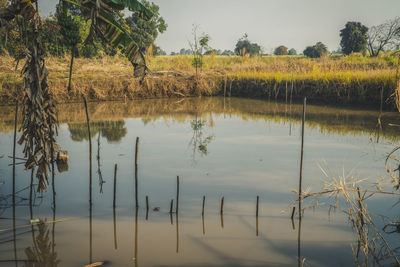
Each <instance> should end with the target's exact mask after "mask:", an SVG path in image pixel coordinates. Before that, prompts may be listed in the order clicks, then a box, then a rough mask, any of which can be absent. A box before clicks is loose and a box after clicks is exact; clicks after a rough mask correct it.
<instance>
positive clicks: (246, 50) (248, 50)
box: [235, 33, 261, 56]
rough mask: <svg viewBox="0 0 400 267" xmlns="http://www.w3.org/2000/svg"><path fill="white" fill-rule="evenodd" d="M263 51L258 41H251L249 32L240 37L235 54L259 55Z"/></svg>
mask: <svg viewBox="0 0 400 267" xmlns="http://www.w3.org/2000/svg"><path fill="white" fill-rule="evenodd" d="M260 53H261V46H259V45H258V44H256V43H251V42H250V41H249V39H248V35H247V33H246V34H244V35H243V37H242V38H240V39H239V40H238V41H237V43H236V47H235V54H237V55H241V56H245V55H251V56H254V55H259V54H260Z"/></svg>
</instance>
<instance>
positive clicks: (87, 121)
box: [82, 96, 92, 205]
mask: <svg viewBox="0 0 400 267" xmlns="http://www.w3.org/2000/svg"><path fill="white" fill-rule="evenodd" d="M82 97H83V104H84V105H85V112H86V123H87V128H88V134H89V203H90V205H92V134H91V132H90V118H89V112H88V107H87V102H86V98H85V97H84V96H82Z"/></svg>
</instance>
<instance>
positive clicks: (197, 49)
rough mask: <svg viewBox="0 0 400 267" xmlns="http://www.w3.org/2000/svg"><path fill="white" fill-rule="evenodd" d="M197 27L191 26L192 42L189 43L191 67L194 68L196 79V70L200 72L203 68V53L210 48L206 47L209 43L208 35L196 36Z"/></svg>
mask: <svg viewBox="0 0 400 267" xmlns="http://www.w3.org/2000/svg"><path fill="white" fill-rule="evenodd" d="M198 30H199V26H198V25H193V28H192V35H193V41H189V46H190V49H191V50H192V54H193V63H192V65H193V66H194V67H195V68H196V77H197V75H198V69H200V70H201V68H202V67H203V64H204V63H203V51H207V50H210V49H211V47H210V46H209V45H208V42H209V41H210V39H211V38H210V36H209V35H208V34H205V33H203V34H202V35H201V36H199V34H198Z"/></svg>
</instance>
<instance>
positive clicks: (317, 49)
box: [303, 42, 328, 58]
mask: <svg viewBox="0 0 400 267" xmlns="http://www.w3.org/2000/svg"><path fill="white" fill-rule="evenodd" d="M303 54H304V55H305V56H307V57H311V58H318V57H322V56H324V55H327V54H328V48H327V47H326V45H324V44H323V43H321V42H318V43H316V44H315V45H313V46H307V47H306V49H305V50H304V51H303Z"/></svg>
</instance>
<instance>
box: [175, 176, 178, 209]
mask: <svg viewBox="0 0 400 267" xmlns="http://www.w3.org/2000/svg"><path fill="white" fill-rule="evenodd" d="M178 209H179V176H176V211H175V212H176V214H178Z"/></svg>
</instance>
